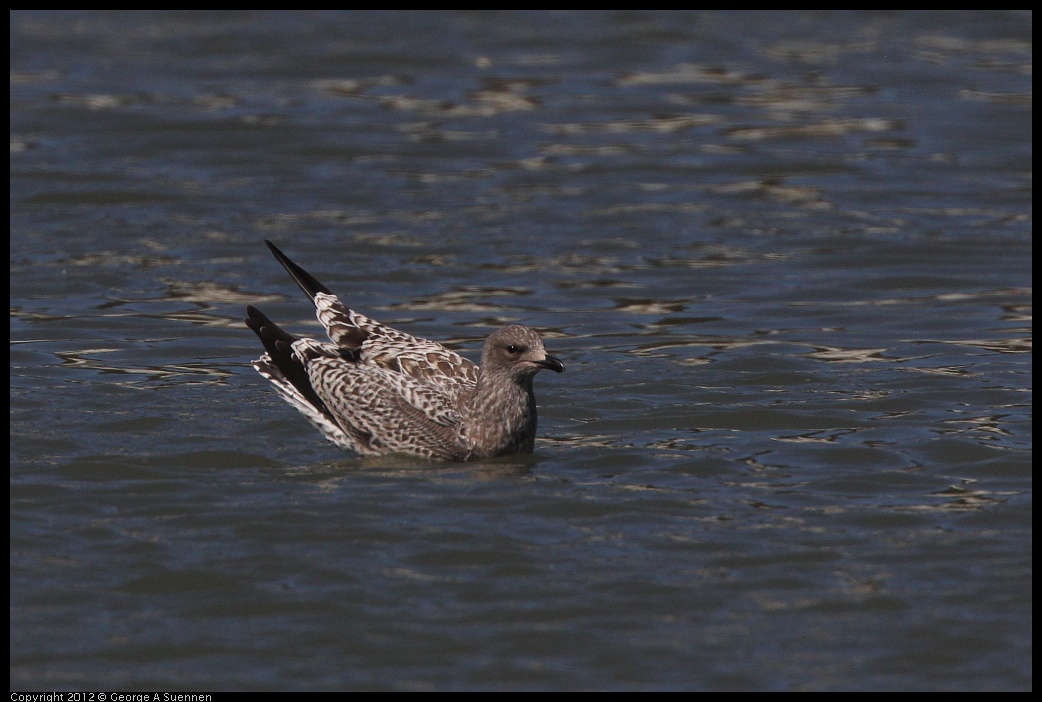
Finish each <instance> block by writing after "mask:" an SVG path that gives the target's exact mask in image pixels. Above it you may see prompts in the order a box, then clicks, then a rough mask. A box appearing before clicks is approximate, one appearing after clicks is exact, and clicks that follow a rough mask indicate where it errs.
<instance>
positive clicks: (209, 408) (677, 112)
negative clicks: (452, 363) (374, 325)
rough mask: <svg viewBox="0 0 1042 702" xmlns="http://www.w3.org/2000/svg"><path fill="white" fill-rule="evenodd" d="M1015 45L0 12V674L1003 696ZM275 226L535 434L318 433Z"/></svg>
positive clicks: (1025, 397) (1017, 581)
mask: <svg viewBox="0 0 1042 702" xmlns="http://www.w3.org/2000/svg"><path fill="white" fill-rule="evenodd" d="M1031 29H1032V16H1031V15H1030V14H1027V13H1001V12H983V13H971V12H964V13H903V12H897V13H892V12H886V13H883V12H876V13H773V12H768V13H657V14H655V13H645V12H600V13H568V12H560V13H507V12H502V13H500V12H495V13H448V14H443V13H426V12H415V13H405V14H401V13H311V12H294V13H254V12H237V13H159V12H141V13H95V12H24V11H16V12H14V13H12V15H11V244H10V253H11V337H12V346H11V442H12V448H11V687H12V689H19V690H21V689H30V690H51V689H54V690H96V691H102V690H104V691H115V690H146V689H147V690H153V689H156V690H167V689H171V690H174V689H182V690H184V689H191V690H238V689H246V690H260V689H318V690H325V689H394V690H428V689H429V690H484V689H508V690H518V689H522V690H527V689H548V690H557V689H609V690H617V689H641V690H655V689H683V690H717V689H719V690H726V689H766V690H803V689H811V690H818V689H842V690H860V689H886V690H898V689H915V690H942V689H943V690H948V689H951V690H985V689H1008V690H1028V689H1030V688H1031V686H1032V675H1031V649H1032V647H1031V561H1032V559H1031V468H1030V463H1031V396H1030V389H1031V336H1032V334H1031V285H1032V283H1031V272H1030V271H1031V193H1032V183H1031V174H1032V167H1031V156H1032V148H1031V117H1032V111H1031V97H1032V95H1031V48H1032V45H1031ZM265 238H268V239H271V240H273V241H275V242H276V243H278V244H279V245H280V246H281V247H282V248H283V249H285V250H286V252H287V253H288V254H289V255H290V256H292V257H293V258H294V259H295V260H297V261H298V262H299V263H300V264H301V265H303V266H304V267H305V268H307V269H308V270H310V271H311V272H312V273H313V274H314V275H315V276H316V277H317V278H319V279H320V280H322V281H323V282H324V283H325V284H326V285H327V286H328V287H330V288H331V289H333V290H334V291H336V292H338V293H339V294H340V295H341V297H342V298H343V299H344V300H345V301H346V302H348V303H349V304H351V305H352V306H354V307H356V308H358V309H359V310H361V311H363V312H365V313H367V314H370V315H371V316H373V317H376V318H377V319H380V320H381V321H384V322H387V323H390V324H393V325H394V326H397V327H400V328H402V329H405V330H407V331H409V332H411V333H413V334H416V335H420V336H426V337H430V338H434V339H438V340H443V341H446V342H447V343H449V345H451V346H452V347H453V348H457V349H459V350H461V351H462V352H463V353H464V354H465V355H468V356H470V357H471V358H475V359H476V357H477V355H476V354H477V352H478V350H479V349H480V345H481V342H482V339H483V338H484V337H485V336H486V335H487V334H488V333H489V332H490V331H491V330H492V329H494V328H496V327H498V326H501V325H503V324H506V323H514V322H516V323H522V324H527V325H530V326H534V327H537V328H539V329H540V330H541V331H542V332H543V334H544V336H545V338H546V344H547V347H548V350H549V351H550V352H551V353H553V354H555V355H557V356H559V357H560V358H561V359H562V360H563V361H564V363H565V365H566V366H567V369H568V370H567V372H565V373H564V374H562V375H555V374H551V373H544V374H541V375H540V376H539V377H538V378H537V382H536V392H537V397H538V399H539V405H540V438H539V440H538V441H537V444H536V451H535V454H534V455H532V456H526V457H520V458H510V459H499V460H496V461H490V462H486V463H474V464H448V465H437V466H433V465H429V464H425V463H423V462H421V461H416V460H413V459H408V458H401V457H388V458H381V459H372V458H370V459H359V458H357V457H354V456H352V455H350V454H347V453H343V452H340V451H338V450H337V449H335V448H334V447H333V446H331V445H329V444H327V443H324V442H323V441H322V439H321V437H320V436H319V435H318V433H317V432H315V431H314V430H313V429H312V428H311V427H310V426H309V425H308V424H307V423H306V422H305V421H304V420H303V419H302V418H301V417H299V416H298V415H297V414H296V413H295V412H294V410H293V409H292V408H291V407H289V406H288V405H286V404H285V403H283V402H282V401H281V400H279V398H278V397H277V396H276V395H275V394H274V392H272V390H271V389H270V387H268V385H267V383H266V382H265V381H264V380H263V379H262V378H260V377H259V376H258V375H257V374H256V373H255V372H254V371H253V370H252V368H251V367H250V365H249V361H250V360H251V359H252V358H255V357H256V356H257V355H258V353H259V344H258V343H257V341H256V339H255V337H254V336H253V334H251V333H250V332H249V330H247V329H246V328H245V326H244V325H243V323H242V318H243V317H244V315H245V306H246V305H247V304H254V305H257V306H258V307H260V308H261V309H263V310H264V311H265V312H266V313H267V314H268V315H269V316H271V317H272V318H273V319H275V320H277V321H279V322H283V323H285V324H286V325H287V326H288V327H289V328H290V329H291V330H293V331H295V332H297V333H310V334H316V333H318V332H319V327H318V325H317V323H316V322H315V321H314V319H313V318H312V317H311V307H310V303H309V302H308V301H307V299H306V298H304V296H303V295H301V294H300V292H299V291H298V290H297V289H296V288H295V286H294V285H293V282H292V281H291V280H290V279H289V278H288V276H286V274H285V272H284V271H283V270H282V269H281V268H280V267H279V265H278V264H277V262H276V261H274V259H272V258H271V256H270V255H269V253H268V251H267V250H266V249H265V247H264V246H263V244H262V240H263V239H265Z"/></svg>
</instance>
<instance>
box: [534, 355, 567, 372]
mask: <svg viewBox="0 0 1042 702" xmlns="http://www.w3.org/2000/svg"><path fill="white" fill-rule="evenodd" d="M532 363H534V364H536V365H537V366H542V367H543V368H548V369H550V370H552V371H553V372H554V373H563V372H564V364H563V363H561V359H559V358H557V357H556V356H551V355H550V354H546V358H544V359H543V360H542V361H532Z"/></svg>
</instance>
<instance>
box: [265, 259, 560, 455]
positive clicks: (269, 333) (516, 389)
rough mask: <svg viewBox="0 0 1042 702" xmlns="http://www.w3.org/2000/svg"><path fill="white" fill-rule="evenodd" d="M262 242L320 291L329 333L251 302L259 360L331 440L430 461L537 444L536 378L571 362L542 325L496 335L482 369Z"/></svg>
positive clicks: (312, 293) (321, 315) (306, 287)
mask: <svg viewBox="0 0 1042 702" xmlns="http://www.w3.org/2000/svg"><path fill="white" fill-rule="evenodd" d="M264 243H265V244H267V245H268V248H269V249H271V252H272V253H273V254H274V255H275V258H277V259H278V260H279V262H280V263H281V264H282V265H283V267H285V269H286V270H287V271H288V272H289V274H290V275H291V276H293V279H294V280H295V281H296V282H297V284H298V285H299V286H300V288H301V289H302V290H303V291H304V292H305V293H307V294H308V296H309V297H310V298H311V299H312V301H313V302H314V304H315V311H316V315H317V316H318V320H319V321H320V322H321V323H322V325H323V326H324V327H325V328H326V333H327V334H328V335H329V339H330V341H329V342H326V341H316V340H315V339H307V338H298V337H295V336H293V335H292V334H289V333H287V332H285V331H284V330H282V329H281V328H279V327H278V325H276V324H275V323H273V322H272V321H271V320H269V319H268V318H267V317H265V316H264V315H263V314H262V313H261V312H260V311H259V310H258V309H257V308H255V307H253V306H250V307H247V308H246V310H247V314H248V315H249V317H248V318H247V319H246V325H247V326H248V327H249V328H250V329H252V330H253V331H254V333H256V334H257V336H258V337H259V338H260V340H261V343H263V344H264V349H265V351H266V353H264V354H263V355H262V356H261V357H260V358H258V359H257V360H256V361H254V362H253V367H254V368H256V369H257V372H258V373H260V374H261V375H262V376H264V377H265V378H267V379H268V380H270V381H271V383H272V384H273V385H274V386H275V389H276V390H277V391H278V393H279V394H280V395H281V396H282V398H283V399H284V400H286V401H287V402H289V403H290V404H291V405H293V406H294V407H296V408H297V409H298V410H299V411H300V412H301V413H302V414H303V415H304V416H305V417H307V419H308V421H310V422H311V423H312V424H313V425H314V426H315V427H316V428H317V429H318V430H319V431H321V432H322V434H323V435H324V436H325V437H326V438H327V439H329V440H330V441H331V442H333V443H334V444H336V445H337V446H339V447H340V448H343V449H348V450H350V451H354V452H356V453H359V454H362V455H378V454H385V453H409V454H414V455H417V456H422V457H424V458H428V459H432V460H468V459H474V458H489V457H492V456H502V455H507V454H512V453H529V452H531V451H532V447H533V445H534V443H535V432H536V405H535V395H534V394H533V391H532V379H533V377H534V376H535V374H536V373H537V372H538V371H540V370H541V369H543V368H548V369H550V370H553V371H556V372H558V373H560V372H561V371H563V370H564V366H563V365H562V364H561V362H560V361H559V360H558V359H557V358H554V357H553V356H550V355H547V353H546V351H545V349H544V348H543V341H542V339H540V337H539V335H538V334H537V333H536V332H535V331H533V330H532V329H529V328H528V327H522V326H518V325H511V326H508V327H504V328H502V329H499V330H498V331H496V332H494V333H492V334H491V335H490V336H489V337H488V339H487V340H486V341H485V346H484V349H483V351H482V354H481V366H480V367H479V366H476V365H475V364H474V363H472V362H471V361H469V360H467V359H465V358H463V357H462V356H460V355H459V354H457V353H455V352H453V351H450V350H449V349H447V348H445V347H444V346H442V345H441V344H438V343H436V342H434V341H428V340H427V339H419V338H417V337H414V336H411V335H409V334H406V333H405V332H401V331H398V330H397V329H392V328H391V327H388V326H384V325H383V324H380V323H379V322H377V321H375V320H373V319H370V318H368V317H366V316H365V315H362V314H359V313H358V312H355V311H353V310H350V309H348V308H347V307H345V306H344V304H343V303H341V302H340V300H339V299H338V298H337V297H336V296H335V295H333V294H332V293H331V292H330V291H329V290H328V289H327V288H326V287H325V286H324V285H322V284H321V283H320V282H318V281H317V280H315V278H313V277H312V276H311V275H310V274H309V273H307V272H306V271H305V270H304V269H302V268H301V267H300V266H298V265H296V264H295V263H293V262H292V261H291V260H289V258H287V257H286V255H285V254H283V253H282V252H281V251H280V250H279V249H278V248H277V247H276V246H275V245H274V244H272V243H271V242H270V241H265V242H264Z"/></svg>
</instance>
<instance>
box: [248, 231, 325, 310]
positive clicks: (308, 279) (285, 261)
mask: <svg viewBox="0 0 1042 702" xmlns="http://www.w3.org/2000/svg"><path fill="white" fill-rule="evenodd" d="M264 243H265V244H266V245H267V247H268V249H270V250H271V253H272V254H274V255H275V258H276V260H278V262H279V263H281V264H282V267H283V268H285V269H286V272H287V273H289V274H290V275H291V276H293V280H294V281H296V283H297V285H299V286H300V289H301V290H303V291H304V292H305V293H306V294H307V296H308V297H310V298H311V299H312V300H314V299H315V295H317V294H318V293H323V294H325V295H332V294H333V293H331V292H330V291H329V288H327V287H326V286H325V285H323V284H322V283H320V282H318V281H317V280H315V277H314V276H312V275H311V274H310V273H308V272H307V271H306V270H304V269H303V268H301V267H300V266H298V265H297V264H295V263H293V261H291V260H289V256H287V255H286V254H284V253H282V251H280V250H279V247H278V246H275V244H273V243H271V242H270V241H268V240H267V239H265V240H264Z"/></svg>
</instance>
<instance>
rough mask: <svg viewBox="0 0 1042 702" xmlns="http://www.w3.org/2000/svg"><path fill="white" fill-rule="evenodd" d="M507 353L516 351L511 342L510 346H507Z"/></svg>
mask: <svg viewBox="0 0 1042 702" xmlns="http://www.w3.org/2000/svg"><path fill="white" fill-rule="evenodd" d="M507 353H517V347H516V346H514V345H513V344H511V345H510V346H507Z"/></svg>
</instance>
